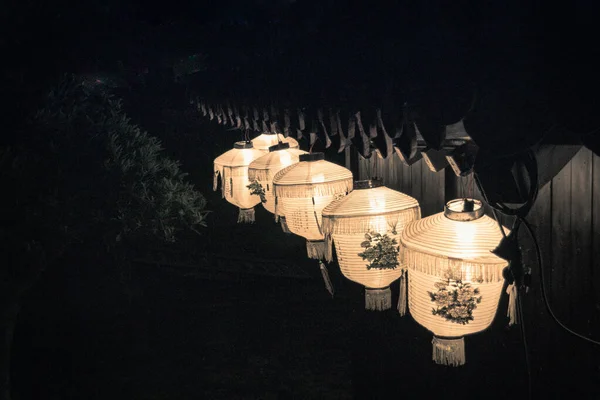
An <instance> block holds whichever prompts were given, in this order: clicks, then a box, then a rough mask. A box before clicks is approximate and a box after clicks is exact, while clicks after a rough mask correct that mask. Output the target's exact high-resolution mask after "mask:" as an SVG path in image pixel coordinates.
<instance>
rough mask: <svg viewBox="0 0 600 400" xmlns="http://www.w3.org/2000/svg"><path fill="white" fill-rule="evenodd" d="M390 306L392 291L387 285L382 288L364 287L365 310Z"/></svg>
mask: <svg viewBox="0 0 600 400" xmlns="http://www.w3.org/2000/svg"><path fill="white" fill-rule="evenodd" d="M390 308H392V291H391V290H390V288H389V286H388V287H386V288H382V289H370V288H365V310H371V311H384V310H389V309H390Z"/></svg>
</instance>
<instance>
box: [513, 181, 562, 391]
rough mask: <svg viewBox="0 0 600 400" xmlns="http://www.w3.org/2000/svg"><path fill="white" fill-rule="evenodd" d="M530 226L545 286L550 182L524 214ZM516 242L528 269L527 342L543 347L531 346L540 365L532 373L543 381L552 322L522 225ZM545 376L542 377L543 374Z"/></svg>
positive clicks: (549, 261) (549, 262)
mask: <svg viewBox="0 0 600 400" xmlns="http://www.w3.org/2000/svg"><path fill="white" fill-rule="evenodd" d="M526 219H527V221H528V222H529V223H530V225H531V226H532V228H533V231H534V234H535V236H536V239H537V242H538V245H539V246H540V253H541V254H542V268H544V274H545V281H544V284H545V287H546V289H547V290H548V289H549V288H550V287H551V274H550V271H551V266H552V182H549V183H548V184H546V185H545V186H544V187H542V188H540V190H539V193H538V197H537V199H536V201H535V204H534V205H533V207H532V208H531V210H530V212H529V214H528V215H527V217H526ZM519 242H520V243H521V246H522V251H523V265H524V266H525V267H529V268H531V274H532V275H531V276H532V282H531V287H530V288H529V292H528V293H527V294H526V295H525V296H524V297H523V314H524V317H523V321H522V323H523V324H525V330H526V332H527V336H528V340H529V342H530V343H544V346H532V347H530V349H531V358H532V363H535V365H541V366H543V367H542V368H533V371H532V372H533V373H534V374H538V375H539V378H536V377H535V376H534V377H533V379H534V381H538V382H541V381H542V378H543V379H545V380H547V379H548V377H547V373H546V371H547V369H548V365H549V364H550V362H551V361H552V358H553V356H554V352H549V351H547V349H548V348H552V346H551V345H550V344H551V343H554V341H555V339H556V325H555V323H554V321H552V320H551V318H550V316H549V315H548V313H547V311H546V307H545V305H544V301H543V298H542V292H541V275H540V270H539V265H538V260H537V255H536V250H535V246H534V244H533V241H532V239H531V237H530V236H529V234H528V232H527V231H526V230H525V228H522V229H520V231H519ZM544 376H545V377H544Z"/></svg>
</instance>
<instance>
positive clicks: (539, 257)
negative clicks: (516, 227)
mask: <svg viewBox="0 0 600 400" xmlns="http://www.w3.org/2000/svg"><path fill="white" fill-rule="evenodd" d="M519 219H520V220H521V222H522V223H523V225H524V226H525V228H526V229H527V232H529V235H530V236H531V240H533V244H534V246H535V253H536V256H537V261H538V268H539V270H540V288H541V291H542V298H543V300H544V305H545V306H546V310H547V311H548V314H550V316H551V317H552V319H553V320H554V322H556V323H557V324H558V326H560V327H561V328H563V329H564V330H565V331H567V332H569V333H570V334H571V335H573V336H576V337H578V338H580V339H583V340H585V341H586V342H589V343H592V344H594V345H596V346H600V342H599V341H596V340H594V339H590V338H588V337H587V336H583V335H582V334H580V333H577V332H575V331H573V330H571V329H570V328H568V327H567V326H565V325H564V324H563V323H562V322H561V321H560V320H559V319H558V318H557V317H556V315H555V314H554V311H553V310H552V307H551V306H550V302H549V301H548V294H547V293H546V283H545V282H546V278H545V277H544V268H543V261H542V251H541V249H540V245H539V243H538V241H537V238H536V237H535V233H534V232H533V228H532V227H531V225H530V224H529V222H528V221H527V220H526V219H525V218H524V217H519Z"/></svg>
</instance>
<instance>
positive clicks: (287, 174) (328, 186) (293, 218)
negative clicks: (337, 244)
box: [273, 153, 353, 259]
mask: <svg viewBox="0 0 600 400" xmlns="http://www.w3.org/2000/svg"><path fill="white" fill-rule="evenodd" d="M352 185H353V181H352V172H351V171H350V170H349V169H347V168H344V167H342V166H340V165H337V164H334V163H332V162H329V161H325V155H324V154H323V153H311V154H301V155H300V161H299V162H298V163H296V164H292V165H290V166H289V167H286V168H284V169H282V170H281V171H279V172H278V173H277V174H276V175H275V178H274V179H273V190H274V194H275V214H276V215H279V216H285V218H286V222H287V225H288V228H289V230H290V231H291V232H292V233H294V234H296V235H298V236H302V237H304V238H306V250H307V253H308V257H309V258H314V259H322V258H324V256H325V242H324V236H323V229H322V216H321V212H322V211H323V209H324V208H325V207H326V206H327V205H328V204H329V203H331V201H333V200H335V199H336V198H339V197H342V196H345V195H347V194H348V193H350V192H351V191H352Z"/></svg>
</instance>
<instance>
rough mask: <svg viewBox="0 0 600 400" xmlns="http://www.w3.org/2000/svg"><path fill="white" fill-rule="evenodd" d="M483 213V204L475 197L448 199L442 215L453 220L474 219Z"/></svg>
mask: <svg viewBox="0 0 600 400" xmlns="http://www.w3.org/2000/svg"><path fill="white" fill-rule="evenodd" d="M484 214H485V210H484V209H483V204H482V203H481V201H479V200H476V199H469V198H464V199H455V200H450V201H449V202H447V203H446V206H445V207H444V216H445V217H446V218H448V219H451V220H453V221H474V220H476V219H479V218H481V217H483V216H484Z"/></svg>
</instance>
